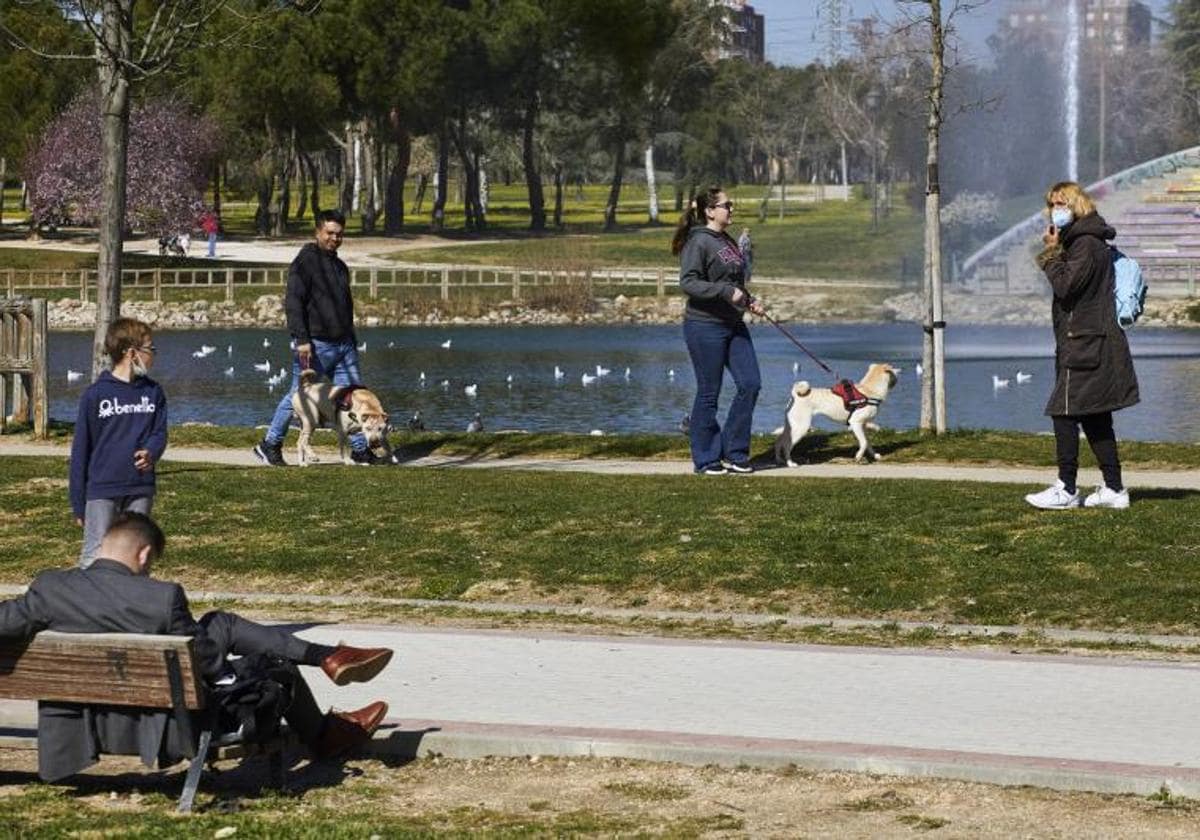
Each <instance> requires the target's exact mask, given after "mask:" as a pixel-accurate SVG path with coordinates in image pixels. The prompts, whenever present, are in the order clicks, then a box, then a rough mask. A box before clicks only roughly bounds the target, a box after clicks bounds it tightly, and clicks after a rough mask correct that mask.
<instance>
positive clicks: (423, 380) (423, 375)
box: [417, 371, 425, 388]
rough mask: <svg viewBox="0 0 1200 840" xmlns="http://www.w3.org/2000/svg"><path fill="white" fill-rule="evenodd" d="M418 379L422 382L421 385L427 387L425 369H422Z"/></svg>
mask: <svg viewBox="0 0 1200 840" xmlns="http://www.w3.org/2000/svg"><path fill="white" fill-rule="evenodd" d="M417 381H418V382H420V383H421V387H422V388H424V387H425V371H421V375H420V376H418V377H417Z"/></svg>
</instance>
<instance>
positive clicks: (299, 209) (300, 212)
mask: <svg viewBox="0 0 1200 840" xmlns="http://www.w3.org/2000/svg"><path fill="white" fill-rule="evenodd" d="M303 154H304V153H303V152H301V151H300V150H299V149H297V150H296V157H295V169H296V176H297V180H298V182H299V183H297V185H296V192H298V193H299V194H300V195H299V196H298V197H297V199H296V200H297V202H299V203H298V204H297V205H296V221H301V220H302V219H303V218H304V214H305V213H307V212H308V170H307V169H306V168H305V166H304V159H303V157H302V155H303Z"/></svg>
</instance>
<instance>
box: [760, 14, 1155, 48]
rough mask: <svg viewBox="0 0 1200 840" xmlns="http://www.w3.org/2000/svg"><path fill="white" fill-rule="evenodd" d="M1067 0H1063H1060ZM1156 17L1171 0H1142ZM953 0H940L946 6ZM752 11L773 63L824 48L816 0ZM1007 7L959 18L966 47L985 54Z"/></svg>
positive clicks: (886, 15) (960, 30) (886, 16)
mask: <svg viewBox="0 0 1200 840" xmlns="http://www.w3.org/2000/svg"><path fill="white" fill-rule="evenodd" d="M1060 2H1066V0H1060ZM1143 2H1146V3H1147V5H1148V6H1150V10H1151V12H1152V13H1153V14H1154V15H1155V16H1157V17H1167V16H1168V15H1167V10H1168V7H1169V6H1170V0H1143ZM953 3H954V0H942V5H943V7H945V9H948V8H949V7H951V6H952V5H953ZM751 5H753V6H754V9H755V11H757V12H758V13H759V14H761V15H764V16H765V18H766V28H767V59H768V60H770V61H772V62H774V63H775V64H807V63H809V62H810V61H813V60H814V59H816V58H817V57H818V56H820V55H821V54H822V53H823V52H824V43H823V41H822V35H821V33H820V32H819V31H818V30H817V25H818V18H817V10H818V9H819V8H820V3H818V2H817V0H751ZM845 5H846V8H847V10H848V11H847V12H846V13H845V17H846V19H848V20H853V19H855V18H862V17H867V16H869V15H871V14H873V13H876V12H878V13H879V14H880V16H881V17H883V18H885V19H886V18H889V17H891V16H894V15H895V14H896V11H895V10H896V8H897V6H898V4H897V3H896V2H895V0H848V1H847V2H846V4H845ZM1008 8H1009V3H1008V0H989V2H987V3H986V4H984V5H983V6H981V7H980V8H978V9H975V10H973V11H971V12H970V13H967V14H963V15H962V16H961V17H960V18H958V29H959V33H960V36H961V38H962V41H963V45H964V47H965V48H966V49H968V50H971V51H972V52H975V51H978V53H979V54H981V55H982V54H984V53H985V51H986V47H985V46H984V40H985V39H986V38H987V36H988V35H990V34H991V33H992V32H993V31H995V28H996V20H997V19H998V18H999V16H1000V15H1002V14H1003V13H1004V12H1005V11H1006V10H1007V9H1008Z"/></svg>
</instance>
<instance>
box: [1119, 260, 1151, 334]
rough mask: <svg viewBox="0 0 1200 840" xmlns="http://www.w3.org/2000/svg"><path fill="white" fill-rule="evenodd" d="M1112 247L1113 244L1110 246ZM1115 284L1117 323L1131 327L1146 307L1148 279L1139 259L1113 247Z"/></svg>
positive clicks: (1124, 327)
mask: <svg viewBox="0 0 1200 840" xmlns="http://www.w3.org/2000/svg"><path fill="white" fill-rule="evenodd" d="M1110 247H1111V246H1110ZM1112 261H1113V277H1114V278H1115V281H1116V282H1115V283H1114V284H1113V286H1114V289H1115V292H1116V299H1117V323H1118V324H1120V325H1121V329H1123V330H1125V329H1129V328H1130V327H1132V326H1133V325H1134V323H1135V322H1136V321H1137V319H1138V318H1140V317H1141V315H1142V310H1144V309H1145V308H1146V291H1147V286H1146V279H1145V278H1144V277H1143V276H1142V267H1141V266H1140V265H1138V262H1137V260H1135V259H1134V258H1133V257H1128V256H1126V255H1125V254H1123V253H1121V251H1120V250H1118V249H1117V248H1115V247H1112Z"/></svg>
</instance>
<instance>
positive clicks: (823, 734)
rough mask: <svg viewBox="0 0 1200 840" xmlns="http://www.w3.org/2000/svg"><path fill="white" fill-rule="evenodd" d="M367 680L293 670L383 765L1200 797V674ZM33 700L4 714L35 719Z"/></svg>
mask: <svg viewBox="0 0 1200 840" xmlns="http://www.w3.org/2000/svg"><path fill="white" fill-rule="evenodd" d="M301 635H302V636H304V637H305V638H309V639H313V640H317V641H323V642H327V643H335V642H337V641H338V640H344V641H346V642H347V643H350V644H358V645H371V646H374V645H387V646H391V647H394V648H395V649H396V651H397V657H396V659H395V660H394V661H393V663H392V665H391V666H390V667H389V668H388V669H387V670H386V671H385V672H384V673H383V674H381V675H380V676H379V677H378V678H377V679H376V680H375V681H373V682H372V683H369V684H366V685H352V686H346V687H344V688H337V687H335V686H333V685H332V684H331V683H330V682H329V681H328V680H326V679H325V678H324V676H323V675H321V674H320V673H319V672H317V671H315V670H312V669H306V673H307V675H308V677H309V679H310V682H311V684H312V686H313V688H314V691H315V692H316V694H317V699H318V701H319V702H321V703H322V704H336V705H337V706H338V707H340V708H357V707H358V706H361V705H364V704H366V703H368V702H370V701H371V700H374V699H376V698H384V699H386V700H388V702H389V703H390V705H391V714H390V716H389V721H390V723H389V726H388V728H387V729H385V730H383V731H381V732H380V734H379V735H378V736H377V738H376V740H375V742H374V744H373V750H374V751H376V752H380V753H390V754H393V755H396V754H398V755H413V754H417V755H425V754H427V753H430V752H433V753H440V754H442V755H445V756H449V757H463V758H466V757H478V756H481V755H518V756H520V755H576V756H589V755H591V756H624V757H632V758H644V759H649V760H663V761H679V762H685V763H698V764H704V763H720V764H726V765H737V764H749V765H758V766H781V765H785V764H796V765H798V766H801V767H807V768H812V769H846V770H857V771H868V772H876V773H900V774H910V775H922V776H942V777H950V778H961V779H970V780H977V781H988V782H995V783H1001V784H1032V785H1040V786H1047V787H1056V788H1063V789H1088V790H1103V791H1126V792H1136V793H1140V794H1148V793H1152V792H1155V791H1157V790H1159V789H1160V787H1161V786H1162V785H1164V784H1166V785H1168V786H1169V787H1170V789H1171V790H1172V791H1173V792H1174V793H1176V794H1178V795H1186V796H1191V797H1195V796H1198V795H1200V717H1198V716H1197V715H1196V714H1195V702H1194V700H1195V696H1196V686H1197V684H1198V681H1200V664H1191V663H1182V664H1181V663H1156V662H1145V661H1135V660H1127V659H1102V658H1070V657H1060V656H1036V655H1032V656H1031V655H1015V654H1007V653H997V652H945V651H918V650H893V649H869V648H834V647H817V646H806V645H785V644H762V643H745V642H723V641H688V640H662V639H648V638H629V637H626V638H609V637H588V636H574V635H561V634H546V633H523V632H502V631H470V630H431V629H423V628H412V627H396V626H391V627H382V626H366V625H335V626H320V625H318V626H312V627H306V628H304V629H302V630H301ZM33 715H34V709H33V706H32V704H26V703H15V702H8V703H0V722H2V723H4V724H6V725H10V726H11V725H24V726H29V725H31V723H32V721H33Z"/></svg>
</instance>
